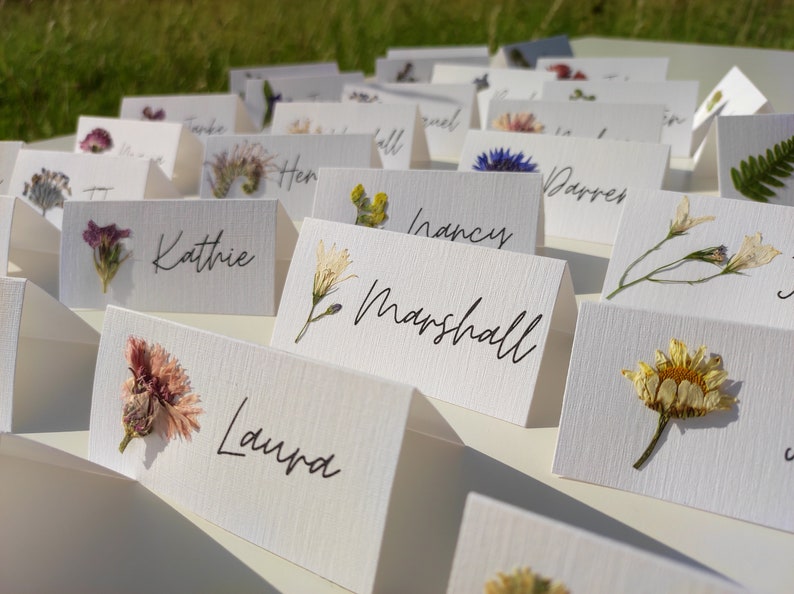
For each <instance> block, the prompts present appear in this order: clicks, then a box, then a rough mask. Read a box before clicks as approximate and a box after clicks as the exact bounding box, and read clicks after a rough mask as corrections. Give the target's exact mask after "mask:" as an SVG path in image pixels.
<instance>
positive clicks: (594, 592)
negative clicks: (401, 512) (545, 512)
mask: <svg viewBox="0 0 794 594" xmlns="http://www.w3.org/2000/svg"><path fill="white" fill-rule="evenodd" d="M511 578H512V579H513V580H514V581H517V582H520V583H522V584H531V583H533V580H534V583H535V584H538V583H543V582H544V580H548V581H549V582H550V583H549V586H550V588H551V589H550V590H543V591H547V592H560V593H563V592H587V593H588V594H613V593H614V592H647V593H648V594H652V593H653V594H668V593H669V592H692V593H694V592H698V593H699V594H728V593H731V594H739V593H741V592H746V590H745V589H744V588H741V587H740V586H738V585H736V584H734V583H732V582H729V581H727V580H725V579H722V578H720V577H718V576H716V575H714V574H712V573H707V572H705V571H701V570H698V569H695V568H693V567H690V566H687V565H683V564H681V563H677V562H674V561H671V560H668V559H665V558H663V557H659V556H656V555H652V554H650V553H646V552H644V551H641V550H639V549H637V548H635V547H632V546H629V545H626V544H623V543H620V542H617V541H613V540H611V539H608V538H604V537H602V536H598V535H596V534H592V533H590V532H587V531H585V530H582V529H580V528H575V527H573V526H569V525H567V524H563V523H562V522H558V521H556V520H552V519H550V518H546V517H544V516H541V515H538V514H536V513H533V512H531V511H527V510H524V509H521V508H518V507H515V506H512V505H508V504H507V503H502V502H501V501H497V500H495V499H491V498H490V497H486V496H485V495H480V494H479V493H470V494H469V496H468V498H467V499H466V508H465V510H464V512H463V521H462V523H461V526H460V534H459V536H458V544H457V548H456V550H455V560H454V561H453V564H452V573H451V576H450V580H449V585H448V586H447V592H448V594H463V593H467V592H471V593H472V594H475V593H476V594H479V593H480V592H483V591H485V592H491V591H494V592H503V591H507V590H500V589H498V586H501V585H503V584H505V583H513V582H512V581H511ZM555 587H556V588H557V589H555ZM492 588H493V590H492ZM525 591H526V592H532V591H533V590H531V589H529V590H525Z"/></svg>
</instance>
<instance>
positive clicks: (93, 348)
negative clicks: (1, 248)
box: [0, 276, 99, 433]
mask: <svg viewBox="0 0 794 594" xmlns="http://www.w3.org/2000/svg"><path fill="white" fill-rule="evenodd" d="M0 310H2V315H0V350H1V351H2V352H0V355H1V356H0V433H9V432H13V433H44V432H50V431H76V430H85V429H87V428H88V413H89V410H90V406H91V401H90V399H89V396H88V395H89V394H90V391H91V384H92V382H93V372H94V364H95V362H96V354H97V345H98V344H99V334H98V333H97V332H96V331H95V330H94V329H93V328H91V327H90V326H89V325H88V324H86V323H85V322H84V321H83V320H81V319H80V318H79V317H78V316H77V315H76V314H74V313H72V312H71V311H69V309H68V308H67V307H65V306H64V305H62V304H60V303H59V302H58V301H57V300H56V299H55V298H53V297H52V296H50V295H48V294H47V293H46V292H44V291H43V290H42V289H41V288H39V287H38V286H36V285H35V284H34V283H32V282H30V281H29V280H27V279H23V278H6V277H2V276H0Z"/></svg>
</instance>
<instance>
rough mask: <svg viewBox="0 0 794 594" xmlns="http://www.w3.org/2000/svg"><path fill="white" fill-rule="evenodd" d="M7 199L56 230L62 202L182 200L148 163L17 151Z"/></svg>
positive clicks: (36, 151)
mask: <svg viewBox="0 0 794 594" xmlns="http://www.w3.org/2000/svg"><path fill="white" fill-rule="evenodd" d="M8 194H9V195H10V196H15V197H17V198H20V199H21V200H24V201H26V202H27V203H28V204H30V205H31V206H33V207H34V208H35V209H36V210H37V211H39V212H40V214H41V215H42V216H43V217H44V218H45V219H47V220H48V221H49V222H51V223H52V224H53V225H55V226H56V227H57V228H58V229H60V228H61V222H62V220H63V206H64V204H65V203H66V202H78V201H90V202H104V201H106V200H144V199H147V198H181V197H182V194H181V193H180V192H179V190H177V189H176V187H175V186H174V184H172V183H171V181H170V180H169V179H168V178H167V177H166V176H165V173H163V170H162V169H160V167H159V166H158V165H157V164H156V163H154V162H153V161H151V160H145V159H130V158H128V157H114V156H110V155H94V154H76V153H66V152H62V151H39V150H31V149H22V150H21V151H19V155H18V156H17V163H16V166H15V167H14V173H13V175H12V176H11V184H10V185H9V187H8Z"/></svg>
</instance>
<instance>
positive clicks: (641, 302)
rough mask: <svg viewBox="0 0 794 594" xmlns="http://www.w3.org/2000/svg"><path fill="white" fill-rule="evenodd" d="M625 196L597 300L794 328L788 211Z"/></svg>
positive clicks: (792, 220)
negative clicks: (599, 298) (601, 289)
mask: <svg viewBox="0 0 794 594" xmlns="http://www.w3.org/2000/svg"><path fill="white" fill-rule="evenodd" d="M630 192H631V200H630V201H628V203H627V204H626V206H625V207H624V212H623V218H622V219H621V220H620V228H619V230H618V236H617V239H616V241H615V248H614V249H613V250H612V258H611V260H610V262H609V268H608V269H607V274H606V278H605V279H604V290H603V293H602V297H603V298H605V299H607V300H609V301H612V302H613V303H617V304H620V305H628V306H632V307H641V308H650V309H655V310H659V311H668V312H671V313H674V312H680V311H686V312H687V313H689V314H691V315H696V316H701V317H704V318H720V319H725V320H734V321H737V322H750V323H754V324H763V325H768V326H776V327H782V328H790V329H792V330H794V311H792V307H791V303H792V302H794V297H792V296H793V295H794V236H792V233H791V229H792V228H794V209H792V208H790V207H787V206H776V205H764V204H753V203H751V202H748V201H744V200H726V199H725V198H717V197H712V196H694V195H693V196H686V195H684V194H678V193H676V192H661V191H658V190H640V189H635V188H632V189H631V190H630ZM726 295H730V298H729V299H726V298H725V296H726Z"/></svg>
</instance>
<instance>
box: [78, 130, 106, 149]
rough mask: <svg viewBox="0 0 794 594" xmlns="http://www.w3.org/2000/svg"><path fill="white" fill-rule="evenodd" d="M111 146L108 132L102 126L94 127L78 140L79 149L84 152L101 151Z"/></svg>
mask: <svg viewBox="0 0 794 594" xmlns="http://www.w3.org/2000/svg"><path fill="white" fill-rule="evenodd" d="M112 148H113V139H112V138H111V137H110V132H108V131H107V130H105V129H104V128H94V129H93V130H91V132H89V133H88V135H87V136H86V137H85V138H84V139H83V140H82V141H81V142H80V150H81V151H83V152H84V153H103V152H105V151H106V150H108V149H112Z"/></svg>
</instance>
